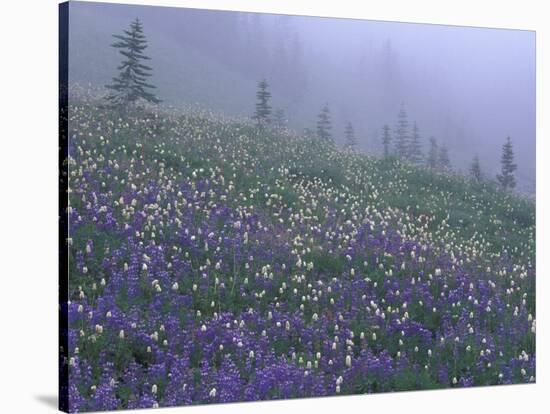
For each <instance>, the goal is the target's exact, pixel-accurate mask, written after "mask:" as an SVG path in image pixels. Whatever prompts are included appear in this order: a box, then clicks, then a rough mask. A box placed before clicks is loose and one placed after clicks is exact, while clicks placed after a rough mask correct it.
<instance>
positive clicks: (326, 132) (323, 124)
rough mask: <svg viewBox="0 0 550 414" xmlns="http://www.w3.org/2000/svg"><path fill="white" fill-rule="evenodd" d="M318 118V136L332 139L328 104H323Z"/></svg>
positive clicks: (327, 139) (328, 139)
mask: <svg viewBox="0 0 550 414" xmlns="http://www.w3.org/2000/svg"><path fill="white" fill-rule="evenodd" d="M317 118H318V119H317V136H318V137H319V138H321V139H323V140H326V141H332V135H331V133H330V130H331V129H332V124H331V122H330V109H329V107H328V104H325V105H324V106H323V108H322V109H321V112H320V113H319V115H318V116H317Z"/></svg>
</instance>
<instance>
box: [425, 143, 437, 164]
mask: <svg viewBox="0 0 550 414" xmlns="http://www.w3.org/2000/svg"><path fill="white" fill-rule="evenodd" d="M438 158H439V147H438V145H437V140H436V139H435V138H434V137H430V149H429V150H428V157H427V158H426V165H427V166H428V167H429V168H430V169H431V170H436V169H437V168H438V165H439V163H438Z"/></svg>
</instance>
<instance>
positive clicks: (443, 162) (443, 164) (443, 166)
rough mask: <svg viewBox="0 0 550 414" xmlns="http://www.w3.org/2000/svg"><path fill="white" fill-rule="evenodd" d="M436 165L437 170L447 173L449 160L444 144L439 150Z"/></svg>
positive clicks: (449, 164) (449, 166) (449, 165)
mask: <svg viewBox="0 0 550 414" xmlns="http://www.w3.org/2000/svg"><path fill="white" fill-rule="evenodd" d="M437 164H438V167H439V169H440V170H442V171H449V170H450V169H451V159H450V158H449V151H448V150H447V146H446V145H445V144H442V145H441V147H440V148H439V156H438V158H437Z"/></svg>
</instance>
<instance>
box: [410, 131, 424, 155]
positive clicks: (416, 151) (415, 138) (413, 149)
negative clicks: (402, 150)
mask: <svg viewBox="0 0 550 414" xmlns="http://www.w3.org/2000/svg"><path fill="white" fill-rule="evenodd" d="M408 159H409V161H411V162H413V163H415V164H420V163H422V160H423V159H424V154H422V143H421V142H420V132H419V130H418V126H417V125H416V122H415V123H414V125H413V133H412V137H411V142H410V144H409V151H408Z"/></svg>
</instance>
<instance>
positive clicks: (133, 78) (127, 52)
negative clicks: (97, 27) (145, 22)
mask: <svg viewBox="0 0 550 414" xmlns="http://www.w3.org/2000/svg"><path fill="white" fill-rule="evenodd" d="M113 37H114V38H115V39H117V41H116V42H115V43H113V44H112V45H111V46H112V47H114V48H115V49H119V51H118V52H119V53H120V54H121V55H122V56H123V60H122V62H121V64H120V65H119V66H118V67H117V69H118V71H119V74H118V76H115V77H114V78H113V82H112V83H111V84H109V85H105V86H106V88H108V89H110V90H111V91H112V92H111V93H110V94H109V95H108V96H107V100H108V101H109V102H110V104H111V105H112V106H113V107H117V108H120V109H126V108H127V107H128V106H134V105H136V104H137V102H138V101H140V100H144V101H147V102H150V103H155V104H157V103H160V102H161V100H160V99H158V98H157V97H156V96H155V95H154V94H153V93H152V92H150V90H151V89H154V88H155V86H154V85H151V84H150V83H147V79H148V78H149V77H151V76H152V75H151V72H152V70H153V69H152V68H151V67H149V66H147V65H145V64H144V63H143V62H144V61H146V60H151V58H150V57H148V56H146V55H145V54H144V51H145V49H146V48H147V40H146V38H145V35H144V34H143V26H142V24H141V21H140V20H139V19H138V18H136V20H134V21H133V22H132V23H131V24H130V28H129V29H127V30H124V34H122V35H113Z"/></svg>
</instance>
